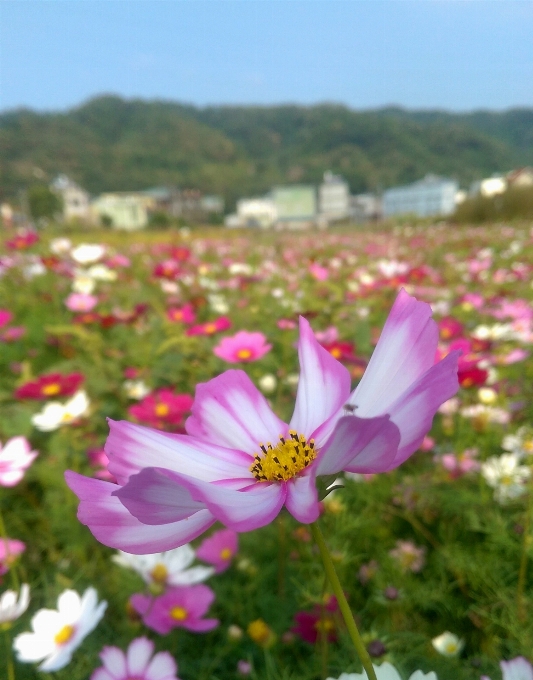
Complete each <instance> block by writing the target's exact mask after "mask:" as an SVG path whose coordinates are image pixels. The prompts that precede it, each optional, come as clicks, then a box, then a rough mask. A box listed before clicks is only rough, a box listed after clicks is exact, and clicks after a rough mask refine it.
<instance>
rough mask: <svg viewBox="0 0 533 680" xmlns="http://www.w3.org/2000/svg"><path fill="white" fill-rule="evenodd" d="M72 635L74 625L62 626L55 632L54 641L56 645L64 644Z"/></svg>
mask: <svg viewBox="0 0 533 680" xmlns="http://www.w3.org/2000/svg"><path fill="white" fill-rule="evenodd" d="M73 635H74V626H63V628H61V630H60V631H59V632H58V633H56V634H55V636H54V642H55V643H56V645H64V644H65V642H68V641H69V640H70V638H71V637H72V636H73Z"/></svg>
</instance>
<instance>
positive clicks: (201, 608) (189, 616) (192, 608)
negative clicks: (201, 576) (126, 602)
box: [130, 584, 218, 635]
mask: <svg viewBox="0 0 533 680" xmlns="http://www.w3.org/2000/svg"><path fill="white" fill-rule="evenodd" d="M214 599H215V593H214V592H213V591H212V590H211V588H209V586H205V585H202V584H200V585H196V586H183V587H181V588H170V589H169V590H167V591H166V592H165V593H164V594H163V595H160V596H159V597H156V598H153V597H149V596H148V595H141V594H140V593H137V594H135V595H132V596H131V598H130V603H131V605H132V606H133V608H134V609H135V611H136V612H137V613H138V614H140V615H141V616H142V617H143V622H144V624H145V625H146V626H148V628H151V629H152V630H155V631H156V633H159V634H160V635H167V634H168V633H170V631H171V630H173V629H174V628H186V629H187V630H192V631H194V632H195V633H205V632H207V631H208V630H213V628H216V627H217V626H218V619H203V618H202V616H203V615H204V614H205V613H206V612H207V610H208V609H209V607H210V606H211V604H212V602H213V600H214Z"/></svg>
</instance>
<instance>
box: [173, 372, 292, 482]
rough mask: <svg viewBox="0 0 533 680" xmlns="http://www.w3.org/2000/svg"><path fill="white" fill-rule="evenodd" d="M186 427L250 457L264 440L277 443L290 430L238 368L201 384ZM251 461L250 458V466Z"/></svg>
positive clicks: (200, 436) (197, 435) (200, 437)
mask: <svg viewBox="0 0 533 680" xmlns="http://www.w3.org/2000/svg"><path fill="white" fill-rule="evenodd" d="M185 428H186V430H187V432H188V433H189V434H190V435H193V436H194V437H198V438H199V439H204V440H206V441H208V442H212V443H214V444H218V445H219V446H226V447H229V448H231V449H238V450H240V451H245V452H246V453H248V454H250V456H253V454H254V453H255V452H256V451H258V449H259V444H260V443H266V442H275V441H277V439H278V437H279V435H280V434H285V433H286V432H287V425H286V424H285V423H284V422H283V421H281V420H280V419H279V418H278V417H277V416H275V415H274V413H272V410H271V408H270V406H269V405H268V402H267V400H266V399H265V397H264V396H263V395H262V394H261V393H260V392H259V390H258V389H257V388H256V387H255V385H254V384H253V383H252V381H251V380H250V378H249V377H248V376H247V375H246V373H244V372H243V371H238V370H229V371H225V372H224V373H222V374H221V375H219V376H217V377H216V378H213V379H212V380H210V381H209V382H206V383H200V384H199V385H197V387H196V395H195V400H194V404H193V407H192V416H191V417H190V418H188V420H187V422H186V423H185ZM251 463H252V460H251V459H250V460H249V462H248V466H249V465H251ZM182 469H183V468H182ZM195 476H197V475H196V474H195ZM229 476H230V475H228V477H229ZM231 476H233V475H231ZM241 476H242V475H241Z"/></svg>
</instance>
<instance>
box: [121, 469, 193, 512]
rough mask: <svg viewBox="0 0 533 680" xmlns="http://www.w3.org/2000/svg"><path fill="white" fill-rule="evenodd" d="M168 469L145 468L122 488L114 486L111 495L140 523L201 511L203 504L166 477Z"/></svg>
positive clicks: (170, 478)
mask: <svg viewBox="0 0 533 680" xmlns="http://www.w3.org/2000/svg"><path fill="white" fill-rule="evenodd" d="M170 472H171V471H170V470H165V469H164V468H144V469H142V470H141V471H140V472H139V473H138V474H136V475H132V476H131V477H130V479H129V482H128V483H127V484H125V485H124V486H123V487H117V488H116V490H115V491H114V492H113V495H114V496H117V497H118V498H120V500H121V502H122V503H123V504H124V505H125V506H126V507H127V508H128V510H129V511H130V512H131V514H132V515H134V516H135V517H137V518H138V519H140V521H141V522H142V523H143V524H150V525H159V524H170V523H172V522H179V521H181V520H185V519H189V518H190V517H191V515H194V513H196V512H198V511H199V510H204V509H205V507H206V506H205V504H204V503H202V502H198V501H196V500H194V499H193V498H192V496H191V494H190V492H189V490H188V489H187V488H186V487H184V486H181V485H179V484H176V482H175V481H174V479H172V477H169V476H167V474H166V473H169V474H170Z"/></svg>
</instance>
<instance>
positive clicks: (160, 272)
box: [153, 260, 180, 280]
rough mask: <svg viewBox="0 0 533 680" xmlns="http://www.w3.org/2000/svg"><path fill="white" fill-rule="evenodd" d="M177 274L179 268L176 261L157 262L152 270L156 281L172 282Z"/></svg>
mask: <svg viewBox="0 0 533 680" xmlns="http://www.w3.org/2000/svg"><path fill="white" fill-rule="evenodd" d="M179 273H180V266H179V264H178V263H177V262H176V260H164V261H163V262H158V263H157V264H156V266H155V267H154V270H153V275H154V276H156V277H157V278H158V279H171V280H174V279H176V278H177V277H178V275H179Z"/></svg>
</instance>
